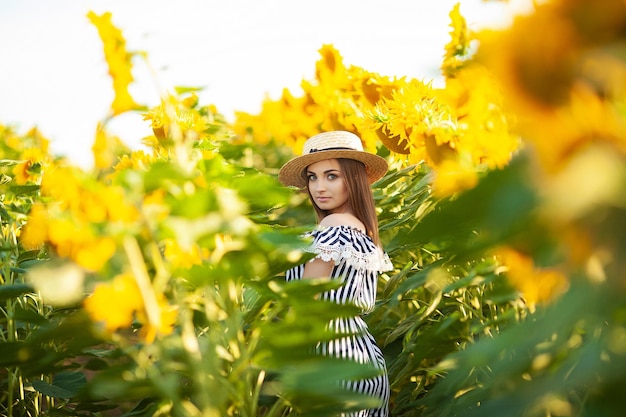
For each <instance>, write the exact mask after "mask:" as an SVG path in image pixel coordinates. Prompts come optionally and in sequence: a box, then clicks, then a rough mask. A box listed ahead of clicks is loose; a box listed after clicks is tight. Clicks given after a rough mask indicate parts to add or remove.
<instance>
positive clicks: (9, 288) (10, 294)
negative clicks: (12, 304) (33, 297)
mask: <svg viewBox="0 0 626 417" xmlns="http://www.w3.org/2000/svg"><path fill="white" fill-rule="evenodd" d="M34 291H35V289H34V288H33V287H32V286H30V285H28V284H10V285H1V286H0V301H5V300H7V299H9V298H15V297H19V296H20V295H24V294H28V293H31V292H34Z"/></svg>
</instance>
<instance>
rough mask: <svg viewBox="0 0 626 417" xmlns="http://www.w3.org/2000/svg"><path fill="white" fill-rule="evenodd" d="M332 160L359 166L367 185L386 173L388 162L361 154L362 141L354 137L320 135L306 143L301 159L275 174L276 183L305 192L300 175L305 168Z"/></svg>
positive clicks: (291, 162) (334, 134)
mask: <svg viewBox="0 0 626 417" xmlns="http://www.w3.org/2000/svg"><path fill="white" fill-rule="evenodd" d="M334 158H346V159H354V160H356V161H360V162H362V163H363V164H364V165H365V172H367V177H368V178H369V181H370V184H371V183H373V182H375V181H377V180H379V179H381V178H382V177H383V176H384V175H385V173H386V172H387V161H386V160H385V159H384V158H382V157H380V156H378V155H374V154H372V153H369V152H364V151H363V144H362V143H361V139H360V138H359V137H358V136H357V135H355V134H353V133H350V132H345V131H341V130H339V131H332V132H324V133H320V134H318V135H315V136H312V137H310V138H309V139H307V141H306V142H304V149H303V150H302V155H301V156H297V157H295V158H293V159H292V160H290V161H289V162H287V163H286V164H285V165H283V167H282V168H281V169H280V171H279V173H278V180H279V181H280V182H281V183H283V184H284V185H287V186H295V187H298V188H304V187H306V185H307V183H306V180H305V179H304V178H303V177H302V172H304V170H305V169H306V167H308V166H309V165H311V164H313V163H315V162H319V161H323V160H325V159H334Z"/></svg>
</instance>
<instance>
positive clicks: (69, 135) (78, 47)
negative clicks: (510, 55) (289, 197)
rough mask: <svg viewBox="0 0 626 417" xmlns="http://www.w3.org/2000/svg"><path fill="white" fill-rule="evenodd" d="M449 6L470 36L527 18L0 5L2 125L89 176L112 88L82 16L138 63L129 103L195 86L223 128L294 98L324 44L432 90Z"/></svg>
mask: <svg viewBox="0 0 626 417" xmlns="http://www.w3.org/2000/svg"><path fill="white" fill-rule="evenodd" d="M457 2H458V3H459V4H460V8H461V13H462V14H463V15H464V16H465V18H466V19H467V23H468V25H469V26H470V28H472V29H480V28H483V27H494V28H497V27H503V26H505V25H507V24H509V23H510V21H511V16H512V15H513V14H515V13H519V12H523V11H526V10H527V9H528V5H527V3H528V1H524V0H517V1H515V0H510V1H509V2H498V1H481V0H386V1H384V2H383V1H380V0H379V1H374V0H316V1H315V2H312V1H306V2H305V1H301V0H178V1H172V0H54V1H51V0H0V57H2V59H1V60H0V124H4V125H11V126H13V127H15V128H16V129H17V130H18V132H25V131H26V130H28V129H30V128H31V127H38V128H39V129H40V130H41V132H42V133H43V134H44V136H46V137H47V138H48V139H50V140H51V152H52V153H53V154H55V155H65V156H67V157H68V158H69V159H70V160H71V161H72V162H73V163H75V164H76V165H79V166H83V167H85V168H89V167H91V166H92V164H93V156H92V153H91V146H92V144H93V139H94V133H95V129H96V126H97V124H98V122H99V121H101V120H103V119H104V118H105V117H106V116H107V114H108V110H109V107H110V104H111V102H112V100H113V89H112V84H111V79H110V77H109V76H108V74H107V71H108V68H107V66H106V62H105V60H104V54H103V49H102V43H101V41H100V38H99V37H98V33H97V30H96V28H95V26H93V25H92V24H91V23H90V22H89V20H88V18H87V13H88V12H89V11H94V12H96V13H97V14H101V13H104V12H111V14H112V21H113V24H114V25H115V26H117V27H118V28H119V29H120V30H121V31H122V34H123V36H124V38H125V39H126V47H127V49H128V50H129V51H141V52H144V53H145V54H144V56H146V57H147V59H145V60H142V59H135V60H133V76H134V78H135V81H134V82H133V83H132V84H131V88H130V92H131V94H132V95H133V96H134V97H135V100H136V101H137V102H139V103H144V104H147V105H148V106H150V107H152V106H155V105H157V104H158V103H159V100H160V97H161V96H163V95H164V94H165V93H166V92H168V91H173V89H174V87H175V86H193V87H202V88H203V90H202V92H201V93H200V102H201V104H203V105H205V104H215V105H216V106H217V108H218V110H219V111H220V112H221V113H222V114H224V115H225V116H226V118H227V119H228V120H232V119H233V117H234V112H235V111H245V112H249V113H255V112H258V111H259V110H260V108H261V103H262V101H263V99H264V98H266V97H270V98H273V99H276V98H279V97H280V94H281V92H282V90H283V88H289V89H290V90H291V91H292V92H294V93H295V94H296V95H297V94H299V93H300V92H301V90H300V87H299V86H300V82H301V81H302V80H303V79H306V80H313V79H314V71H315V62H316V61H317V60H318V59H319V52H318V51H319V49H320V48H321V47H322V45H324V44H332V45H333V46H334V47H335V48H336V49H337V50H338V51H339V53H340V54H341V56H342V57H343V59H344V63H345V64H346V65H348V66H349V65H355V66H359V67H362V68H364V69H365V70H367V71H371V72H377V73H379V74H381V75H385V76H390V77H394V76H396V77H403V76H406V77H408V78H418V79H422V80H432V81H433V82H434V83H435V84H436V83H437V81H438V80H439V79H440V73H439V65H440V63H441V57H442V55H443V52H444V49H443V48H444V45H445V44H446V43H447V42H448V40H449V35H448V32H449V31H450V27H449V26H448V25H449V23H450V20H449V16H448V15H449V12H450V10H452V7H453V6H454V5H455V4H456V3H457ZM107 126H108V128H109V130H110V131H111V132H112V133H113V134H115V135H117V136H119V137H120V138H121V139H122V140H123V141H124V142H125V143H126V144H127V145H128V146H130V147H131V148H140V147H141V145H140V142H141V139H142V138H143V137H144V136H147V135H150V134H151V131H150V128H149V123H148V122H147V121H144V120H143V118H142V116H141V115H140V114H138V113H128V114H125V115H122V116H119V117H117V118H115V119H114V120H113V122H111V123H109V124H108V125H107Z"/></svg>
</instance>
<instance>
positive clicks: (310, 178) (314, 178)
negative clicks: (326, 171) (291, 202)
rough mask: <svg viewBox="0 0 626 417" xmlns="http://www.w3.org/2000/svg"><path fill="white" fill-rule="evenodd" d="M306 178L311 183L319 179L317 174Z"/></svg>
mask: <svg viewBox="0 0 626 417" xmlns="http://www.w3.org/2000/svg"><path fill="white" fill-rule="evenodd" d="M306 177H307V178H308V179H309V181H315V180H316V179H317V176H316V175H315V174H308V175H307V176H306Z"/></svg>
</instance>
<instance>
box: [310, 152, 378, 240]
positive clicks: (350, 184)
mask: <svg viewBox="0 0 626 417" xmlns="http://www.w3.org/2000/svg"><path fill="white" fill-rule="evenodd" d="M337 161H338V162H339V167H340V168H341V173H342V178H343V180H344V182H345V184H346V188H347V190H348V200H349V201H350V207H351V208H352V211H353V212H354V215H355V216H356V218H357V219H359V220H360V221H361V222H362V223H363V224H364V225H365V232H366V233H367V235H368V236H369V237H371V238H372V240H373V241H374V243H375V244H376V245H377V246H381V243H380V237H379V236H378V217H377V216H376V205H375V204H374V196H373V195H372V187H371V186H370V182H369V179H368V178H367V173H366V172H365V165H363V163H362V162H359V161H355V160H354V159H346V158H337ZM302 175H303V176H304V177H305V178H306V170H305V171H304V172H303V173H302ZM306 180H307V183H308V178H307V179H306ZM307 192H308V193H309V199H310V200H311V203H312V204H313V208H314V209H315V213H316V214H317V221H318V222H321V221H322V219H323V218H324V217H326V216H328V215H329V214H330V213H329V212H328V211H327V210H322V209H320V208H319V207H318V206H317V204H315V201H313V197H311V192H310V191H309V189H308V188H307Z"/></svg>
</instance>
